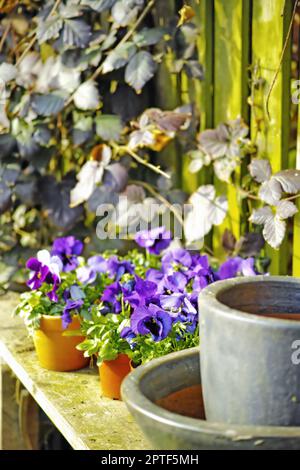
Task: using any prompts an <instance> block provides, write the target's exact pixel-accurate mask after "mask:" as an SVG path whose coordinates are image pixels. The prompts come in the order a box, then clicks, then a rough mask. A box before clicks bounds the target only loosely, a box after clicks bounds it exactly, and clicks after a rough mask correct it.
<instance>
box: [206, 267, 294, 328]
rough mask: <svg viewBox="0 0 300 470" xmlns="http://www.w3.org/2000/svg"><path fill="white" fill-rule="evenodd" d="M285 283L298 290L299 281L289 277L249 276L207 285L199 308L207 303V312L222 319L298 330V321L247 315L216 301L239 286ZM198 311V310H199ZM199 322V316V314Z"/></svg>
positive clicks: (252, 314) (253, 314)
mask: <svg viewBox="0 0 300 470" xmlns="http://www.w3.org/2000/svg"><path fill="white" fill-rule="evenodd" d="M283 281H284V282H285V283H288V284H291V285H293V284H294V285H297V286H298V287H299V288H300V279H298V278H295V277H291V276H266V275H265V276H264V275H260V276H250V277H247V276H246V277H236V278H232V279H226V280H224V281H217V282H214V283H213V284H210V285H208V286H207V287H205V288H204V289H203V290H202V291H201V292H200V294H199V298H198V299H199V305H200V307H201V306H202V308H203V306H204V305H207V304H208V303H209V310H210V311H211V312H212V313H214V314H216V315H218V316H224V317H229V316H230V317H231V318H235V319H236V320H240V321H243V322H248V323H255V324H257V323H259V324H261V325H265V326H274V327H275V326H276V327H277V328H285V327H288V328H295V329H300V322H299V320H292V319H282V318H274V317H267V316H263V315H259V314H255V313H250V312H249V313H247V312H243V311H242V310H238V309H236V308H234V307H228V305H226V304H224V303H222V302H221V301H220V300H218V298H217V297H218V295H219V294H221V293H222V292H226V291H227V290H229V289H231V288H233V287H235V286H239V285H241V284H256V283H260V284H261V283H262V282H263V283H266V287H267V284H268V283H274V282H275V283H276V282H283ZM199 310H200V309H199ZM200 320H201V314H200Z"/></svg>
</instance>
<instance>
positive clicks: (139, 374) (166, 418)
mask: <svg viewBox="0 0 300 470" xmlns="http://www.w3.org/2000/svg"><path fill="white" fill-rule="evenodd" d="M284 321H285V320H284ZM199 353H200V351H199V348H191V349H188V350H184V351H179V352H175V353H171V354H168V355H166V356H164V357H161V358H159V359H154V360H153V361H151V362H149V363H148V364H146V365H144V366H139V367H138V368H137V369H135V370H134V371H133V372H131V373H130V374H129V375H128V376H127V377H126V378H125V380H124V381H123V383H122V387H121V395H122V399H123V401H124V402H126V404H128V406H129V408H130V409H131V410H134V411H135V412H137V413H139V414H141V415H144V416H148V417H149V418H151V419H152V420H153V421H156V422H159V423H162V422H163V423H165V424H166V425H169V426H173V427H176V428H177V429H180V428H181V429H182V430H183V431H188V432H191V431H193V432H196V433H204V434H214V435H216V434H218V436H220V437H224V438H226V439H232V440H253V439H264V438H266V439H270V438H281V439H284V438H300V427H287V426H254V425H234V424H225V423H216V422H210V421H205V420H202V419H196V418H190V417H187V416H182V415H179V414H176V413H173V412H171V411H167V410H165V409H164V408H162V407H160V406H158V405H156V404H155V403H153V402H152V401H151V400H150V399H149V398H147V397H146V396H145V395H144V394H143V393H142V391H141V389H140V387H139V385H138V384H139V383H141V381H142V380H143V378H145V377H146V376H147V375H148V374H149V373H151V372H152V371H153V370H154V369H156V368H157V367H159V366H160V365H163V364H164V363H165V362H178V361H179V360H180V358H181V357H182V356H185V357H186V356H187V355H190V356H197V357H198V355H199Z"/></svg>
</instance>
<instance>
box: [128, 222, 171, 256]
mask: <svg viewBox="0 0 300 470" xmlns="http://www.w3.org/2000/svg"><path fill="white" fill-rule="evenodd" d="M171 240H172V234H171V232H170V231H169V230H166V228H165V227H157V228H154V229H152V230H142V231H141V232H138V233H137V234H136V236H135V241H136V243H137V244H138V245H139V246H141V247H143V248H146V249H147V250H148V252H149V253H151V254H152V255H159V254H160V253H161V252H162V251H163V250H165V249H166V248H168V246H169V245H170V243H171Z"/></svg>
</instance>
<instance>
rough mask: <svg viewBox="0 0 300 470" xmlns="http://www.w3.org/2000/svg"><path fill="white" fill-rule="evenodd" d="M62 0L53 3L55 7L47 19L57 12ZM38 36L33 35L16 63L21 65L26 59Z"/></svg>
mask: <svg viewBox="0 0 300 470" xmlns="http://www.w3.org/2000/svg"><path fill="white" fill-rule="evenodd" d="M60 2H61V0H56V2H55V4H54V5H53V8H52V10H51V11H50V13H49V15H48V16H47V18H46V20H48V18H50V16H52V15H53V13H55V11H56V9H57V7H58V6H59V4H60ZM36 38H37V35H36V33H35V35H34V36H33V38H32V39H31V41H30V43H29V44H28V45H27V46H26V48H25V49H24V51H23V52H22V54H21V55H20V57H19V59H18V60H17V62H16V65H19V64H20V62H21V61H22V60H23V59H24V57H25V56H26V54H27V53H28V52H29V51H30V49H31V48H32V46H33V45H34V43H35V41H36Z"/></svg>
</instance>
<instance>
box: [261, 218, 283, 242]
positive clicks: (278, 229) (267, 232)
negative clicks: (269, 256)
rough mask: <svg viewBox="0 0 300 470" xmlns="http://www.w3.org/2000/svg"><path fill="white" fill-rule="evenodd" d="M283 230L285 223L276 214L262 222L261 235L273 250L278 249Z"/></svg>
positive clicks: (281, 240)
mask: <svg viewBox="0 0 300 470" xmlns="http://www.w3.org/2000/svg"><path fill="white" fill-rule="evenodd" d="M285 232H286V223H285V221H284V220H282V219H280V218H279V217H277V216H275V217H270V218H269V219H268V220H267V221H266V222H265V224H264V229H263V236H264V238H265V240H266V241H267V242H268V243H269V245H271V247H272V248H274V249H275V250H276V249H278V248H279V247H280V245H281V243H282V242H283V239H284V236H285Z"/></svg>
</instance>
